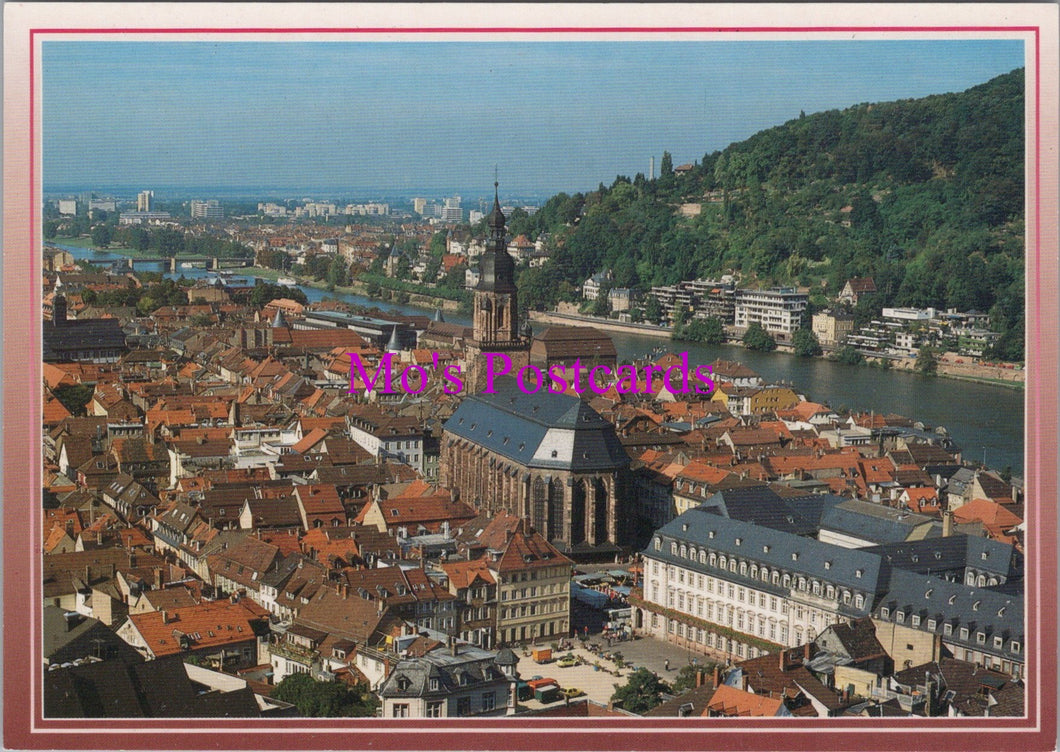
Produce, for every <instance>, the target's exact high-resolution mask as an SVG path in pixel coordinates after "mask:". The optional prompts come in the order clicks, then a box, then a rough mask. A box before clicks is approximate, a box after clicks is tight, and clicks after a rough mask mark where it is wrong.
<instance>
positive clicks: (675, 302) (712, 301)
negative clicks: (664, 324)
mask: <svg viewBox="0 0 1060 752" xmlns="http://www.w3.org/2000/svg"><path fill="white" fill-rule="evenodd" d="M736 294H737V290H736V285H735V283H734V282H733V280H732V278H731V277H728V276H726V277H722V279H721V281H714V280H709V279H694V280H690V281H685V282H678V283H677V284H676V285H663V286H660V287H653V288H651V295H652V297H654V298H655V299H656V300H657V301H658V302H659V305H660V307H662V309H663V311H664V312H665V313H666V316H667V317H668V318H669V319H670V320H671V321H673V319H674V315H675V313H676V312H677V310H678V309H682V310H684V311H686V312H690V313H692V316H693V318H699V319H705V318H716V319H718V320H719V321H721V323H722V324H724V325H727V326H731V325H732V323H733V321H734V318H735V311H736Z"/></svg>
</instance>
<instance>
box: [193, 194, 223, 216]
mask: <svg viewBox="0 0 1060 752" xmlns="http://www.w3.org/2000/svg"><path fill="white" fill-rule="evenodd" d="M191 216H192V219H224V216H225V210H224V209H222V208H221V203H220V202H219V201H217V200H216V199H210V200H209V201H192V202H191Z"/></svg>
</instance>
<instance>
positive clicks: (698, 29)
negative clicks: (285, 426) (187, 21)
mask: <svg viewBox="0 0 1060 752" xmlns="http://www.w3.org/2000/svg"><path fill="white" fill-rule="evenodd" d="M1040 29H1041V27H1039V26H844V27H835V26H599V27H593V28H585V27H577V26H555V27H550V26H540V27H534V26H490V27H484V26H476V27H474V28H468V27H464V26H409V27H405V28H388V27H376V26H366V27H363V28H358V27H356V26H351V27H348V28H336V27H329V28H316V27H311V26H307V27H305V28H275V27H264V26H263V27H260V28H241V29H226V28H223V27H208V26H204V27H190V26H189V27H186V28H185V27H158V28H132V27H129V28H109V29H103V28H70V29H62V28H50V29H30V34H628V33H641V32H643V33H651V34H703V33H712V34H717V33H728V32H732V33H741V34H746V33H767V32H768V33H783V32H795V33H814V32H821V33H835V34H842V33H847V32H855V33H860V32H866V33H868V32H879V33H894V32H903V33H908V32H936V33H940V34H943V33H954V32H983V31H1005V32H1013V33H1024V32H1035V34H1036V35H1037V33H1038V32H1039V31H1040ZM130 41H132V40H130Z"/></svg>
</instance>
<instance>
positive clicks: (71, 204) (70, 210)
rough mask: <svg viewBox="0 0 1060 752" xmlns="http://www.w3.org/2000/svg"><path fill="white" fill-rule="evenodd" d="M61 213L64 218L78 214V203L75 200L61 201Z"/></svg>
mask: <svg viewBox="0 0 1060 752" xmlns="http://www.w3.org/2000/svg"><path fill="white" fill-rule="evenodd" d="M59 213H60V214H62V215H64V216H73V215H74V214H77V201H75V200H74V199H61V200H60V201H59Z"/></svg>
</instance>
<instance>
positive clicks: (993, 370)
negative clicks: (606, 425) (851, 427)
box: [530, 311, 1024, 390]
mask: <svg viewBox="0 0 1060 752" xmlns="http://www.w3.org/2000/svg"><path fill="white" fill-rule="evenodd" d="M530 320H531V321H537V322H540V323H544V324H568V325H581V326H591V327H593V328H594V329H599V330H601V331H609V332H621V333H624V334H639V335H643V336H648V337H658V338H659V339H668V340H672V336H671V333H672V330H671V329H669V328H667V327H661V326H655V325H652V324H634V323H626V322H623V321H614V320H611V319H601V318H597V317H595V316H585V315H582V314H575V313H560V312H558V311H531V312H530ZM672 341H675V342H680V341H683V340H672ZM725 344H728V345H735V346H739V347H742V346H743V345H742V343H741V342H740V341H739V340H729V341H727V342H726V343H725ZM774 352H777V353H780V354H783V355H790V356H792V357H805V356H797V355H795V354H794V353H793V352H792V351H791V350H790V348H780V347H778V348H777V349H776V350H775V351H774ZM819 357H820V358H821V359H827V358H825V356H819ZM891 362H892V364H893V365H892V366H891V367H892V368H893V369H894V370H899V371H908V372H912V371H915V363H916V358H903V359H900V360H898V361H891ZM861 365H862V366H863V367H867V368H875V369H877V370H886V369H884V368H883V367H881V366H880V365H878V363H874V362H871V361H870V360H865V361H864V362H862V363H861ZM1023 374H1024V372H1023V371H1022V370H1018V369H1014V368H1004V367H996V366H994V367H990V366H984V365H981V364H975V363H973V362H972V361H971V360H968V359H962V358H959V357H958V356H956V355H955V354H953V353H945V354H944V355H943V356H942V357H941V358H940V359H939V363H938V370H937V371H936V373H935V374H934V375H935V376H940V377H942V378H947V379H953V380H956V381H968V382H972V383H977V384H990V385H993V386H1002V387H1005V388H1006V389H1015V390H1022V389H1023V388H1024V380H1023Z"/></svg>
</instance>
